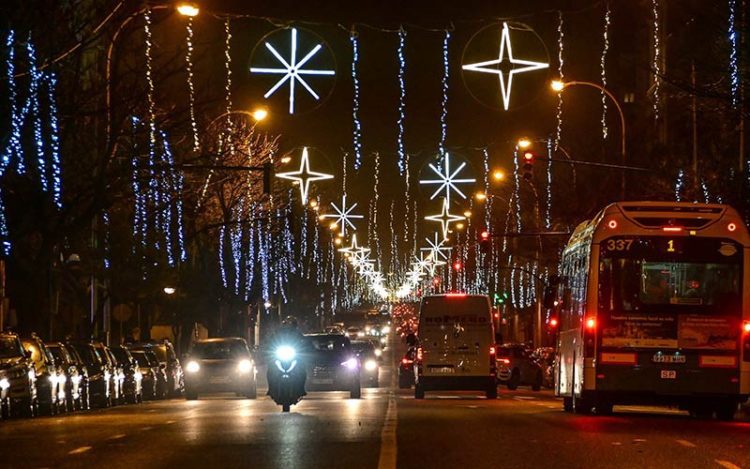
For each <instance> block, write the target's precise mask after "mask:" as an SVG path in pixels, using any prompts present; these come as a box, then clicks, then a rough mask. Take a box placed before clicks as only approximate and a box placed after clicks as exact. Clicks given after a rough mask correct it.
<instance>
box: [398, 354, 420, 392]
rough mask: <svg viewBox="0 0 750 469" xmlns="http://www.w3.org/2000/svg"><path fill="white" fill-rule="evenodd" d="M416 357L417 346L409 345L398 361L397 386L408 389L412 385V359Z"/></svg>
mask: <svg viewBox="0 0 750 469" xmlns="http://www.w3.org/2000/svg"><path fill="white" fill-rule="evenodd" d="M416 358H417V348H416V347H409V349H408V350H407V351H406V353H405V354H404V356H403V358H401V361H400V362H399V363H398V387H399V389H409V388H411V387H412V386H414V360H415V359H416Z"/></svg>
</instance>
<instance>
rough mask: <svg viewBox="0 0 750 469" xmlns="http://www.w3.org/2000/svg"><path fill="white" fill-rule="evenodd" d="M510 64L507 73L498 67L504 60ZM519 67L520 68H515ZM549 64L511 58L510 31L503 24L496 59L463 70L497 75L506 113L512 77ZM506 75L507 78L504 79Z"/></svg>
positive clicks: (467, 66) (464, 66)
mask: <svg viewBox="0 0 750 469" xmlns="http://www.w3.org/2000/svg"><path fill="white" fill-rule="evenodd" d="M506 51H507V60H508V62H509V63H510V64H511V67H512V68H511V69H510V71H509V72H506V71H503V70H502V69H501V68H500V67H499V66H500V64H502V63H503V62H505V60H506ZM516 65H520V67H516ZM548 67H549V64H548V63H544V62H533V61H531V60H521V59H516V58H514V57H513V49H512V47H511V42H510V29H509V28H508V23H503V31H502V33H501V35H500V53H499V54H498V57H497V59H492V60H486V61H483V62H476V63H473V64H466V65H463V66H462V67H461V68H462V69H463V70H468V71H471V72H479V73H489V74H492V75H497V78H498V80H499V82H500V94H501V95H502V99H503V108H504V109H505V110H506V111H507V110H508V107H509V106H510V94H511V90H512V87H513V76H514V75H518V74H519V73H524V72H531V71H533V70H540V69H543V68H548ZM506 74H507V77H506Z"/></svg>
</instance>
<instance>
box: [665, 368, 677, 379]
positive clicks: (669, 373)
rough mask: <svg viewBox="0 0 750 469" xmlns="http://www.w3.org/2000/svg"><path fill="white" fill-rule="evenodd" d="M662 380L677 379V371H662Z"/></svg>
mask: <svg viewBox="0 0 750 469" xmlns="http://www.w3.org/2000/svg"><path fill="white" fill-rule="evenodd" d="M661 378H662V379H677V372H676V371H675V370H661Z"/></svg>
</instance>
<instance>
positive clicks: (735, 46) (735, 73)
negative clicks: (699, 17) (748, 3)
mask: <svg viewBox="0 0 750 469" xmlns="http://www.w3.org/2000/svg"><path fill="white" fill-rule="evenodd" d="M736 16H737V0H729V18H728V31H727V33H728V36H729V46H730V47H729V84H730V88H731V94H732V107H733V108H735V109H736V108H737V104H738V102H739V90H740V67H739V63H738V62H739V61H738V56H739V41H738V40H737V30H736V29H735V26H734V24H735V19H736Z"/></svg>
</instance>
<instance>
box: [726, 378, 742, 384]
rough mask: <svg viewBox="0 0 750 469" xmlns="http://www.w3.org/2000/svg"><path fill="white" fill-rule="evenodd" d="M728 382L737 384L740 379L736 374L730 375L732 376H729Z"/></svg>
mask: <svg viewBox="0 0 750 469" xmlns="http://www.w3.org/2000/svg"><path fill="white" fill-rule="evenodd" d="M729 382H730V383H734V384H737V383H739V382H740V379H739V378H738V377H736V376H732V377H731V378H730V379H729Z"/></svg>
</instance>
